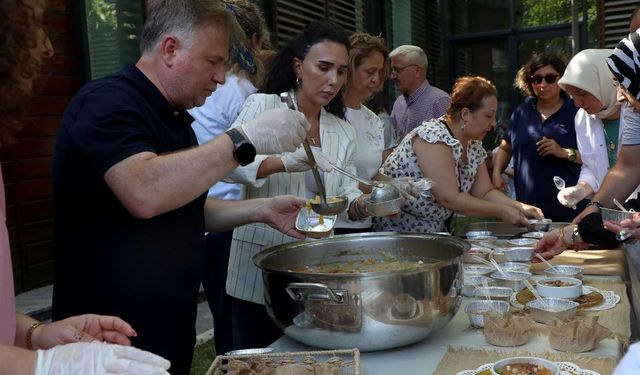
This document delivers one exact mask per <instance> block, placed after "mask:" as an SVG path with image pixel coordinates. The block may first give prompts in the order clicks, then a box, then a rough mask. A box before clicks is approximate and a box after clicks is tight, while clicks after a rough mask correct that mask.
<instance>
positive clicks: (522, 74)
mask: <svg viewBox="0 0 640 375" xmlns="http://www.w3.org/2000/svg"><path fill="white" fill-rule="evenodd" d="M565 68H566V62H565V59H564V58H563V56H562V54H560V53H559V52H557V51H546V52H544V53H540V54H534V55H533V57H531V59H530V60H529V61H528V62H527V63H526V64H525V65H524V66H523V67H522V68H520V70H519V71H518V74H517V76H516V79H515V82H514V86H515V87H516V88H518V89H520V91H521V92H522V94H523V95H525V96H527V98H526V99H525V101H524V103H522V104H521V105H520V106H518V107H517V108H516V109H515V111H513V114H512V115H511V119H510V120H509V125H508V128H507V132H506V133H505V135H504V137H503V139H502V142H501V143H500V146H499V147H500V149H499V150H498V152H497V153H496V155H495V158H494V168H493V172H492V181H493V184H494V186H496V187H497V188H501V189H502V188H504V185H505V182H504V180H503V179H502V176H501V174H502V171H503V170H504V169H505V167H506V166H507V164H508V163H509V159H511V158H512V157H513V166H514V173H515V176H514V185H515V190H516V192H515V193H516V199H517V200H519V201H521V202H524V203H528V204H532V205H536V206H538V207H540V208H541V209H542V212H544V215H545V216H546V217H548V218H550V219H552V220H553V221H571V219H573V217H574V216H575V215H576V213H577V212H580V211H576V210H573V209H572V208H568V207H565V206H563V205H562V204H560V202H558V200H557V199H556V196H555V194H550V193H551V192H554V191H557V188H556V186H555V184H554V182H553V180H554V179H553V177H554V176H559V177H561V178H562V179H564V181H565V184H566V186H573V185H575V184H576V183H577V182H578V176H579V175H580V164H581V163H582V159H581V157H580V152H579V151H578V150H577V148H578V145H577V140H576V130H575V125H574V118H575V115H576V112H577V110H578V109H577V108H576V107H575V106H574V105H573V101H572V100H571V99H570V98H568V97H567V95H566V93H565V92H564V91H562V90H561V89H560V86H558V80H559V79H560V77H562V75H563V74H564V70H565ZM578 206H579V207H580V208H583V207H584V203H580V204H578Z"/></svg>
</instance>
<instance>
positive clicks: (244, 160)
mask: <svg viewBox="0 0 640 375" xmlns="http://www.w3.org/2000/svg"><path fill="white" fill-rule="evenodd" d="M235 157H236V161H237V162H238V163H240V165H247V164H250V163H253V161H254V160H255V159H256V148H255V147H253V145H252V144H251V143H249V142H242V143H240V144H239V145H237V147H236V150H235Z"/></svg>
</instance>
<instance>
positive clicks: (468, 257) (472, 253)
mask: <svg viewBox="0 0 640 375" xmlns="http://www.w3.org/2000/svg"><path fill="white" fill-rule="evenodd" d="M490 254H491V249H487V248H484V247H471V248H470V249H469V250H468V251H465V252H464V255H463V257H462V261H463V262H465V263H470V264H476V263H482V262H480V261H479V260H478V259H477V258H476V257H478V258H480V259H484V260H489V255H490Z"/></svg>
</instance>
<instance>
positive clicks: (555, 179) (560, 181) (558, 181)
mask: <svg viewBox="0 0 640 375" xmlns="http://www.w3.org/2000/svg"><path fill="white" fill-rule="evenodd" d="M553 183H554V184H555V185H556V187H557V188H558V190H562V189H564V187H565V186H566V184H565V182H564V179H563V178H562V177H560V176H553ZM571 208H573V209H574V210H575V209H577V208H578V207H577V206H575V205H574V206H573V207H571Z"/></svg>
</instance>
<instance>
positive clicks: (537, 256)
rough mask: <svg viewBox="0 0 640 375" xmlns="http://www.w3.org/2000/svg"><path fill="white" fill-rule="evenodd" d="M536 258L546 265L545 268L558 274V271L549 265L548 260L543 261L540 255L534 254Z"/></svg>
mask: <svg viewBox="0 0 640 375" xmlns="http://www.w3.org/2000/svg"><path fill="white" fill-rule="evenodd" d="M536 258H538V259H540V260H541V261H542V262H543V263H544V264H546V265H547V267H549V268H551V269H552V270H553V272H555V273H558V270H556V268H555V267H554V266H553V264H551V263H549V261H548V260H546V259H544V257H543V256H542V255H540V253H536Z"/></svg>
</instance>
